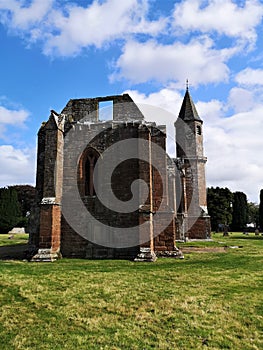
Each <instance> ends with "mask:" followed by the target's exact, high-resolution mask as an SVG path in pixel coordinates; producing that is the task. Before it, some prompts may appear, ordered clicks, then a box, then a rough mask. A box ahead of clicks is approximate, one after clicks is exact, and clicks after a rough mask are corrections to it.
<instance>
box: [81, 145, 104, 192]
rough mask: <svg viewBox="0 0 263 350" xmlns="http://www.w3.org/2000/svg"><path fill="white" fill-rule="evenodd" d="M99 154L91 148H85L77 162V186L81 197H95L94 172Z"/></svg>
mask: <svg viewBox="0 0 263 350" xmlns="http://www.w3.org/2000/svg"><path fill="white" fill-rule="evenodd" d="M99 156H100V155H99V153H98V152H97V151H96V150H95V149H94V148H92V147H87V148H86V150H85V151H84V152H83V153H82V155H81V157H80V160H79V170H78V186H79V191H80V195H81V196H96V192H95V188H94V171H95V166H96V163H97V160H98V158H99Z"/></svg>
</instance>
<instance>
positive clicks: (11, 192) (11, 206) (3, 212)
mask: <svg viewBox="0 0 263 350" xmlns="http://www.w3.org/2000/svg"><path fill="white" fill-rule="evenodd" d="M21 219H22V215H21V210H20V205H19V202H18V199H17V192H16V190H15V189H12V188H0V233H7V232H8V231H10V230H11V229H12V228H13V227H15V226H16V225H17V224H18V223H19V222H20V221H21Z"/></svg>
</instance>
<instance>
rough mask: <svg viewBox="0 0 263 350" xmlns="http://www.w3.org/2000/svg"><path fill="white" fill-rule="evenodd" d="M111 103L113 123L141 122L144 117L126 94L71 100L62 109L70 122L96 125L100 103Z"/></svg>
mask: <svg viewBox="0 0 263 350" xmlns="http://www.w3.org/2000/svg"><path fill="white" fill-rule="evenodd" d="M107 101H112V103H113V113H112V120H114V121H134V120H138V121H142V120H144V116H143V114H142V113H141V111H140V110H139V108H138V106H137V105H136V104H135V103H134V101H133V100H132V98H131V97H130V96H129V95H128V94H123V95H114V96H106V97H95V98H82V99H71V100H69V102H68V103H67V105H66V107H65V108H64V109H63V111H62V113H63V114H65V115H66V116H67V118H68V120H70V122H80V121H81V122H90V123H97V122H99V121H102V120H100V119H99V109H100V106H99V104H100V102H107ZM106 108H107V107H106Z"/></svg>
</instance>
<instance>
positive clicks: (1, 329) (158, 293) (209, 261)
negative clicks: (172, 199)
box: [0, 234, 263, 350]
mask: <svg viewBox="0 0 263 350" xmlns="http://www.w3.org/2000/svg"><path fill="white" fill-rule="evenodd" d="M1 236H2V235H1ZM1 236H0V244H2V242H3V238H2V237H1ZM19 237H20V235H19ZM213 239H214V241H213V242H205V243H204V242H189V243H183V244H178V245H179V246H181V247H182V248H184V247H189V246H191V245H194V246H202V247H220V246H231V247H235V246H239V247H242V248H228V249H226V250H225V251H224V252H220V253H219V252H211V251H208V252H206V253H200V252H190V253H187V254H185V259H184V260H178V259H158V260H157V262H156V263H135V262H130V261H112V260H111V261H110V260H102V261H90V260H69V259H62V260H60V261H57V262H54V263H28V262H23V261H0V339H1V344H0V349H1V350H12V349H30V350H32V349H37V350H41V349H52V350H62V349H77V350H79V349H83V350H84V349H85V350H86V349H88V350H89V349H96V350H98V349H115V350H117V349H123V350H127V349H131V350H136V349H138V350H139V349H140V350H146V349H147V350H148V349H167V350H168V349H169V350H173V349H180V350H183V349H185V350H188V349H233V350H240V349H244V350H249V349H263V302H262V301H263V273H262V266H263V237H262V236H260V237H256V236H254V235H253V234H250V235H249V236H245V235H243V234H232V235H230V236H229V237H222V234H220V235H219V234H215V235H213Z"/></svg>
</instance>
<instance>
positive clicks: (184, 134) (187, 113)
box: [175, 86, 210, 239]
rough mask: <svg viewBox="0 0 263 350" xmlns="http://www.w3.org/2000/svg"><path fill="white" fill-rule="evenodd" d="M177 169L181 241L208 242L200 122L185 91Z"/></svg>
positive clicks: (178, 132) (179, 121)
mask: <svg viewBox="0 0 263 350" xmlns="http://www.w3.org/2000/svg"><path fill="white" fill-rule="evenodd" d="M175 131H176V153H177V166H178V168H179V170H180V172H181V186H182V195H181V198H180V199H179V202H180V206H179V213H178V214H179V217H181V218H182V220H181V221H182V225H181V226H182V227H183V231H184V232H183V234H182V233H181V237H182V236H184V238H187V237H188V238H190V239H191V238H200V239H201V238H202V239H205V238H209V237H210V217H209V216H208V213H207V198H206V179H205V164H206V161H207V158H206V157H205V156H204V149H203V121H202V120H201V118H200V117H199V115H198V113H197V110H196V108H195V105H194V102H193V100H192V98H191V95H190V93H189V88H188V86H187V87H186V92H185V96H184V99H183V103H182V106H181V110H180V113H179V116H178V119H177V121H176V122H175Z"/></svg>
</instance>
